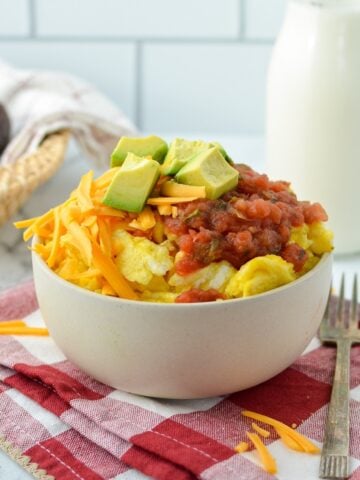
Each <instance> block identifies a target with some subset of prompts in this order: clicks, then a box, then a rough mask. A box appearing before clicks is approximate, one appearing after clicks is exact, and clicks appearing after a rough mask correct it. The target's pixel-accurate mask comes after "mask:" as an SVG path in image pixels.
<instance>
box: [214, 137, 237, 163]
mask: <svg viewBox="0 0 360 480" xmlns="http://www.w3.org/2000/svg"><path fill="white" fill-rule="evenodd" d="M210 145H211V146H212V147H217V148H218V149H219V150H220V153H221V155H222V156H223V157H224V158H225V160H226V161H227V162H229V163H231V164H234V162H233V161H232V159H231V158H230V156H229V155H228V153H227V151H226V150H225V148H224V147H223V146H222V145H221V143H219V142H211V144H210Z"/></svg>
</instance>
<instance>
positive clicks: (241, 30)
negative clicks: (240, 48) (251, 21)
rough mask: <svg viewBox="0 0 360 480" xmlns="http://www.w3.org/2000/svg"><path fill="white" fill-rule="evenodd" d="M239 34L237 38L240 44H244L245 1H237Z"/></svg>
mask: <svg viewBox="0 0 360 480" xmlns="http://www.w3.org/2000/svg"><path fill="white" fill-rule="evenodd" d="M239 17H240V20H239V32H238V37H239V40H241V41H242V43H245V42H244V40H245V36H246V0H239Z"/></svg>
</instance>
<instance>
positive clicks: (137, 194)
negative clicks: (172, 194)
mask: <svg viewBox="0 0 360 480" xmlns="http://www.w3.org/2000/svg"><path fill="white" fill-rule="evenodd" d="M159 176H160V165H159V163H158V162H157V161H156V160H151V159H150V158H142V157H138V156H137V155H134V154H133V153H128V154H127V156H126V159H125V161H124V163H123V165H122V167H121V168H120V169H119V171H118V172H117V173H116V174H115V176H114V178H113V180H112V182H111V183H110V185H109V188H108V189H107V192H106V194H105V197H104V198H103V201H102V202H103V203H104V204H105V205H108V206H109V207H113V208H117V209H119V210H126V211H127V212H141V210H142V209H143V208H144V205H145V203H146V200H147V199H148V197H149V195H150V193H151V191H152V189H153V188H154V186H155V184H156V182H157V180H158V178H159Z"/></svg>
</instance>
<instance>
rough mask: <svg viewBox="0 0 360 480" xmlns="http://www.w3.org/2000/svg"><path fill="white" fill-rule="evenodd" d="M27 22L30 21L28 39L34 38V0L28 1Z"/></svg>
mask: <svg viewBox="0 0 360 480" xmlns="http://www.w3.org/2000/svg"><path fill="white" fill-rule="evenodd" d="M28 8H29V21H30V38H32V39H33V38H35V37H36V30H37V29H36V5H35V0H28Z"/></svg>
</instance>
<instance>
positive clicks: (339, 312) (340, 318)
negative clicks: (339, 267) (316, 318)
mask: <svg viewBox="0 0 360 480" xmlns="http://www.w3.org/2000/svg"><path fill="white" fill-rule="evenodd" d="M344 297H345V275H344V274H342V275H341V283H340V292H339V299H338V303H337V308H336V325H337V326H342V324H343V322H344V319H345V315H344Z"/></svg>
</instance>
